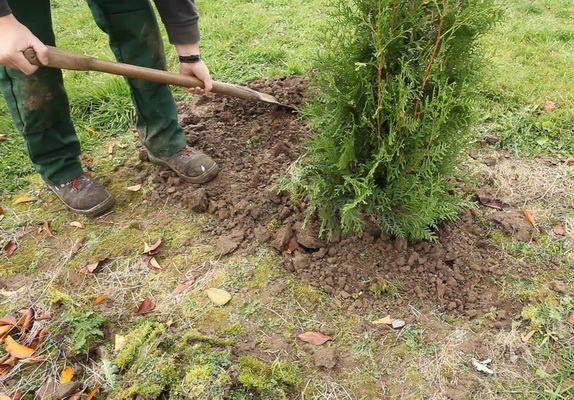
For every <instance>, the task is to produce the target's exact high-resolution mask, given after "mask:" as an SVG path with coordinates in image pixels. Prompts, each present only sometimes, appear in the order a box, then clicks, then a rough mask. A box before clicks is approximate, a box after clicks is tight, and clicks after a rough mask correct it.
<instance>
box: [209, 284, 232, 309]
mask: <svg viewBox="0 0 574 400" xmlns="http://www.w3.org/2000/svg"><path fill="white" fill-rule="evenodd" d="M206 293H207V297H209V300H211V301H212V302H213V303H215V304H217V305H218V306H224V305H226V304H227V303H229V300H231V294H229V292H227V291H226V290H223V289H218V288H209V289H207V290H206Z"/></svg>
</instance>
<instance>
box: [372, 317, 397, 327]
mask: <svg viewBox="0 0 574 400" xmlns="http://www.w3.org/2000/svg"><path fill="white" fill-rule="evenodd" d="M394 320H395V319H394V318H392V317H391V316H390V315H387V316H386V317H383V318H380V319H377V320H375V321H373V322H372V323H373V324H375V325H380V324H384V325H390V324H392V323H393V321H394Z"/></svg>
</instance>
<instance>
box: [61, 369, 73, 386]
mask: <svg viewBox="0 0 574 400" xmlns="http://www.w3.org/2000/svg"><path fill="white" fill-rule="evenodd" d="M73 378H74V367H72V366H71V365H68V366H67V367H65V368H64V369H63V370H62V373H61V374H60V383H68V382H72V379H73Z"/></svg>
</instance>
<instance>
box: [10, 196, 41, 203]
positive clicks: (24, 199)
mask: <svg viewBox="0 0 574 400" xmlns="http://www.w3.org/2000/svg"><path fill="white" fill-rule="evenodd" d="M31 201H36V198H35V197H30V196H24V197H19V198H17V199H16V201H15V202H14V204H21V203H29V202H31Z"/></svg>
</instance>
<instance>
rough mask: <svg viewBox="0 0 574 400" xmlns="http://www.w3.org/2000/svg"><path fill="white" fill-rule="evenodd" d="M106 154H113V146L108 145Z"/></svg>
mask: <svg viewBox="0 0 574 400" xmlns="http://www.w3.org/2000/svg"><path fill="white" fill-rule="evenodd" d="M108 154H114V145H113V144H110V145H109V146H108Z"/></svg>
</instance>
